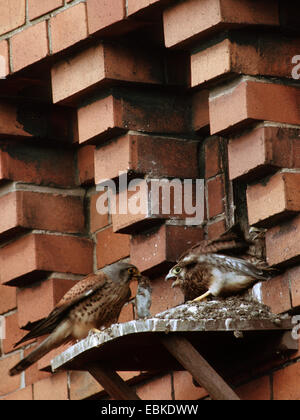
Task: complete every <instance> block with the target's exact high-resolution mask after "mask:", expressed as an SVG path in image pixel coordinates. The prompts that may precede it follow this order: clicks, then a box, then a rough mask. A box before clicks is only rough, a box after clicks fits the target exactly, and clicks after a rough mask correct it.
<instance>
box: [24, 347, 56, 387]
mask: <svg viewBox="0 0 300 420" xmlns="http://www.w3.org/2000/svg"><path fill="white" fill-rule="evenodd" d="M41 341H42V340H39V341H38V343H37V344H35V345H32V346H30V347H29V348H26V349H24V350H23V352H24V357H26V356H27V355H28V354H29V353H31V352H32V351H33V350H34V348H35V347H37V345H38V344H40V342H41ZM50 375H51V374H50V373H49V372H42V371H41V370H39V368H38V363H34V364H33V365H32V366H30V367H29V368H28V369H26V371H25V384H26V385H27V386H29V385H32V384H34V383H35V382H37V381H40V380H42V379H45V378H48V377H49V376H50Z"/></svg>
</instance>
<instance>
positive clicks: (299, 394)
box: [273, 362, 300, 401]
mask: <svg viewBox="0 0 300 420" xmlns="http://www.w3.org/2000/svg"><path fill="white" fill-rule="evenodd" d="M299 379H300V363H299V362H298V363H293V364H292V365H290V366H286V367H284V368H283V369H280V370H277V371H276V372H274V373H273V397H274V400H275V401H278V400H279V401H284V400H286V401H290V400H299V399H300V389H299V386H298V383H299Z"/></svg>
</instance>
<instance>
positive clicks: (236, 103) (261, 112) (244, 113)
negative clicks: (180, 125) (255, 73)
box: [209, 78, 300, 134]
mask: <svg viewBox="0 0 300 420" xmlns="http://www.w3.org/2000/svg"><path fill="white" fill-rule="evenodd" d="M220 89H221V90H220ZM298 94H299V90H298V88H297V87H294V86H285V85H280V84H274V83H266V82H259V81H254V80H248V79H245V78H242V79H241V80H240V81H239V82H238V83H237V84H236V83H235V85H232V86H230V88H228V87H227V88H226V89H223V88H217V89H216V90H215V91H214V92H213V93H212V94H211V96H210V111H209V112H210V122H211V134H216V133H221V132H227V131H230V130H233V129H236V128H239V127H241V126H245V125H247V124H249V123H251V122H253V121H261V120H262V121H264V120H267V121H276V122H278V123H287V124H299V123H300V116H299V109H298V107H297V98H298ZM282 104H284V106H283V105H282Z"/></svg>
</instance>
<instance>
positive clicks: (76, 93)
mask: <svg viewBox="0 0 300 420" xmlns="http://www.w3.org/2000/svg"><path fill="white" fill-rule="evenodd" d="M58 16H59V15H58ZM51 78H52V96H53V102H54V103H56V102H60V103H67V104H73V103H75V104H76V103H77V102H78V99H79V98H80V97H82V96H83V94H84V93H86V92H87V91H90V90H91V89H92V88H93V89H96V88H99V87H103V86H108V85H112V84H113V83H114V82H119V81H125V82H135V83H148V84H163V83H164V63H163V61H162V58H161V57H160V56H159V55H158V54H155V53H152V54H151V55H149V53H148V51H144V50H141V49H137V48H127V47H125V46H124V45H114V44H103V43H101V44H98V45H96V46H92V47H89V48H87V49H85V50H84V51H81V52H79V53H76V54H75V55H73V56H72V57H68V60H66V59H63V60H62V61H59V62H58V63H56V64H55V65H54V66H53V68H52V70H51Z"/></svg>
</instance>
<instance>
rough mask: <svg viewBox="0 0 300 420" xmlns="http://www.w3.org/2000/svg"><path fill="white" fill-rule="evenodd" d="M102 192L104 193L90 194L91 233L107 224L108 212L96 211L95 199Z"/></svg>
mask: <svg viewBox="0 0 300 420" xmlns="http://www.w3.org/2000/svg"><path fill="white" fill-rule="evenodd" d="M102 194H106V192H99V193H97V194H94V195H92V196H91V198H90V231H91V232H92V233H94V232H96V231H97V230H99V229H102V228H104V227H105V226H107V225H108V224H109V216H108V213H106V214H100V213H99V212H98V211H97V200H98V198H99V197H100V196H101V195H102ZM105 206H107V202H106V203H105Z"/></svg>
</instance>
